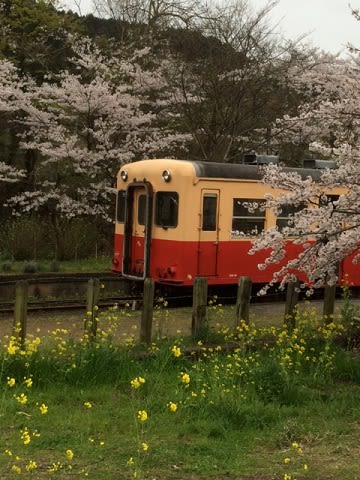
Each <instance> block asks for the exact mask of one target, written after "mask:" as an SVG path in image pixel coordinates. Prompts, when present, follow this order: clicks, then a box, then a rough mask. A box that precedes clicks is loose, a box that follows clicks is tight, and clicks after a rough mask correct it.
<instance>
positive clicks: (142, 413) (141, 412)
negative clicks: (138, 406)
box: [137, 410, 148, 422]
mask: <svg viewBox="0 0 360 480" xmlns="http://www.w3.org/2000/svg"><path fill="white" fill-rule="evenodd" d="M137 418H138V419H139V420H140V422H146V420H147V419H148V414H147V412H146V411H145V410H139V411H138V414H137Z"/></svg>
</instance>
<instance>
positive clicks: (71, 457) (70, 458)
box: [65, 448, 74, 461]
mask: <svg viewBox="0 0 360 480" xmlns="http://www.w3.org/2000/svg"><path fill="white" fill-rule="evenodd" d="M65 455H66V458H67V459H68V460H70V461H71V460H72V459H73V458H74V452H73V451H72V450H71V449H70V448H69V449H68V450H66V452H65Z"/></svg>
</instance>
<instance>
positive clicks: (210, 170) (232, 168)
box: [190, 160, 321, 180]
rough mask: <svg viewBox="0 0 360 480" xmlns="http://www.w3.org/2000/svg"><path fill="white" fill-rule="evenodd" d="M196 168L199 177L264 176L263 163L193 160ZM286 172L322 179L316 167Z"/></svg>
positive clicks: (247, 178)
mask: <svg viewBox="0 0 360 480" xmlns="http://www.w3.org/2000/svg"><path fill="white" fill-rule="evenodd" d="M190 162H191V163H192V164H193V166H194V169H195V174H196V176H197V177H199V178H223V179H231V178H236V179H244V180H261V179H262V177H263V173H262V168H261V167H262V166H261V165H247V164H243V163H217V162H201V161H191V160H190ZM282 170H283V171H285V172H296V173H298V174H299V175H301V178H303V179H305V178H308V177H311V178H313V179H314V180H320V176H321V170H319V169H314V168H291V167H283V168H282Z"/></svg>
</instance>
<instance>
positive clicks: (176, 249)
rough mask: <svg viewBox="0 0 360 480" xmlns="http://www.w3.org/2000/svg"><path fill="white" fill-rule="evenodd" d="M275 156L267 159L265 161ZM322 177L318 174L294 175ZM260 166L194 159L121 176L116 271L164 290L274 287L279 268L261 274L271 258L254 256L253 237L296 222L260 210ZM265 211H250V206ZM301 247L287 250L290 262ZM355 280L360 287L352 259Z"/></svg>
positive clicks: (135, 167)
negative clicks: (203, 280)
mask: <svg viewBox="0 0 360 480" xmlns="http://www.w3.org/2000/svg"><path fill="white" fill-rule="evenodd" d="M269 161H272V158H267V159H266V158H265V163H266V162H269ZM290 170H296V171H298V172H300V173H301V174H302V175H303V176H304V177H306V176H309V175H310V176H312V177H313V178H319V177H320V172H319V170H316V169H308V168H307V169H290ZM261 178H262V176H261V173H260V171H259V165H258V164H256V165H250V164H223V163H213V162H200V161H190V160H171V159H156V160H141V161H138V162H134V163H131V164H126V165H124V166H123V167H122V168H121V169H120V171H119V173H118V176H117V208H116V227H115V243H114V257H113V265H112V269H113V270H114V271H116V272H119V273H121V274H122V276H123V277H125V278H127V279H130V280H143V279H145V278H146V277H151V278H152V279H154V281H155V282H157V283H159V284H167V285H173V286H191V285H193V282H194V279H195V277H198V276H202V277H207V279H208V284H209V285H234V284H237V283H238V279H239V278H240V277H241V276H249V277H250V278H251V279H252V282H253V283H261V284H264V283H267V282H269V281H270V280H271V279H272V274H273V272H274V270H278V268H279V265H276V266H274V267H269V268H267V269H266V270H259V269H258V267H257V266H258V264H259V263H263V261H264V259H265V258H266V256H267V254H266V252H258V253H256V254H255V255H249V254H248V252H249V250H250V248H251V245H252V241H253V239H254V235H256V234H257V233H259V232H261V231H262V230H263V229H267V228H270V227H272V226H274V225H276V224H277V225H279V226H281V225H282V224H284V223H286V222H287V221H288V219H289V217H288V216H287V215H288V213H286V212H284V213H283V214H282V215H283V216H281V217H275V215H274V213H273V212H272V211H270V209H267V208H260V204H261V203H263V202H264V195H265V194H266V193H269V192H271V193H273V194H274V193H275V194H276V191H274V190H271V189H270V187H269V186H268V185H266V184H264V183H263V182H262V181H261ZM249 203H251V204H253V205H254V204H255V205H256V204H257V203H258V204H259V208H256V207H255V208H251V209H249V208H248V204H249ZM299 248H300V247H299V246H296V245H293V244H292V243H291V242H289V244H288V252H287V254H288V256H289V258H291V256H293V257H294V256H295V255H296V254H297V253H298V251H299ZM347 268H348V271H347V273H348V275H349V278H350V280H351V281H352V282H353V284H356V285H360V272H358V269H357V268H355V267H354V266H353V265H352V263H351V262H350V261H348V262H347Z"/></svg>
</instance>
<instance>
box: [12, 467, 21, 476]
mask: <svg viewBox="0 0 360 480" xmlns="http://www.w3.org/2000/svg"><path fill="white" fill-rule="evenodd" d="M11 471H12V472H13V473H16V474H18V475H19V474H20V473H21V468H20V467H19V466H18V465H13V466H12V467H11Z"/></svg>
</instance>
